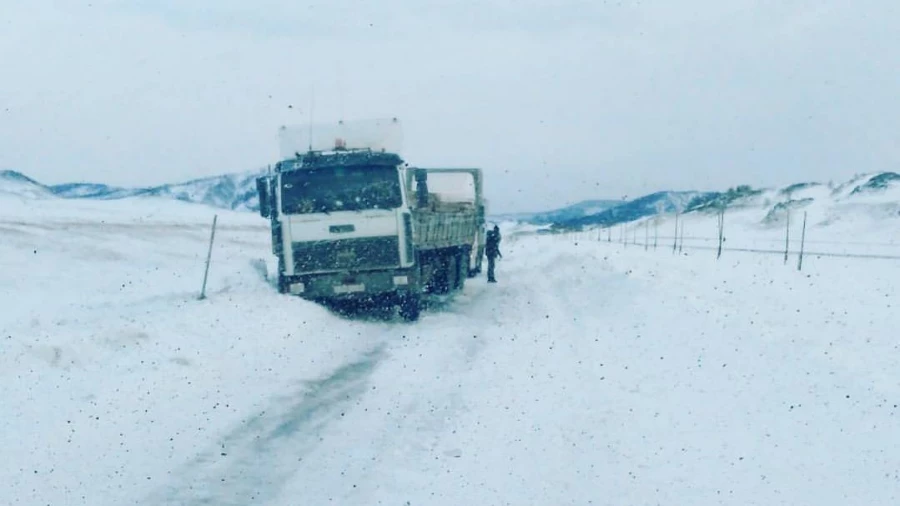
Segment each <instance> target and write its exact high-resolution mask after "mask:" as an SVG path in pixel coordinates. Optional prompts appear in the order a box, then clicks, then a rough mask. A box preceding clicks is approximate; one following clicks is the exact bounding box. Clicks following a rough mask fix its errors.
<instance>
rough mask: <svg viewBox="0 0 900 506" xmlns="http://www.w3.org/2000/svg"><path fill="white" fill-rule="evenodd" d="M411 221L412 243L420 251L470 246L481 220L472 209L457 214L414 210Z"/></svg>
mask: <svg viewBox="0 0 900 506" xmlns="http://www.w3.org/2000/svg"><path fill="white" fill-rule="evenodd" d="M412 221H413V243H414V244H415V245H416V247H417V248H418V249H420V250H428V249H437V248H448V247H451V246H467V245H468V246H471V245H472V241H473V238H474V237H476V236H477V234H478V232H479V229H480V227H481V219H480V217H479V216H478V213H477V212H476V211H475V210H474V209H472V210H469V211H457V212H446V211H431V210H427V209H416V210H414V211H413V212H412Z"/></svg>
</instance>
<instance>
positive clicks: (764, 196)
mask: <svg viewBox="0 0 900 506" xmlns="http://www.w3.org/2000/svg"><path fill="white" fill-rule="evenodd" d="M807 208H809V209H813V210H815V211H816V213H817V214H820V215H828V216H829V219H833V220H839V219H841V217H840V215H841V213H842V212H845V211H848V210H852V209H859V210H860V211H861V212H863V213H864V214H868V215H871V216H875V217H881V218H895V217H897V216H898V213H900V175H898V174H896V173H893V172H885V173H879V174H864V175H859V176H856V177H854V178H853V179H851V180H849V181H847V182H846V183H844V184H841V185H838V186H829V185H825V184H821V183H798V184H793V185H790V186H787V187H784V188H774V189H754V188H751V187H750V186H738V187H736V188H732V189H730V190H728V191H726V192H659V193H654V194H651V195H647V196H644V197H640V198H638V199H635V200H632V201H630V202H626V203H623V204H621V205H618V206H615V207H612V208H610V209H607V210H605V211H603V212H600V213H597V214H594V215H589V216H584V217H580V218H573V219H565V220H560V221H557V222H555V223H554V229H557V230H573V229H583V228H585V227H591V226H595V227H596V226H600V227H609V226H613V225H618V224H621V223H629V222H636V221H638V220H642V219H647V218H654V219H656V217H657V216H661V217H663V218H664V217H665V215H670V214H673V213H676V212H677V213H686V216H690V215H691V214H701V215H703V214H708V213H717V212H718V210H719V209H725V210H726V212H727V213H728V214H729V215H731V214H734V213H748V212H751V211H752V212H755V213H756V214H759V213H761V214H762V217H760V218H759V221H760V223H761V224H774V223H776V222H778V221H779V218H778V217H779V216H783V215H785V212H786V210H788V209H790V210H801V211H802V210H804V209H807ZM823 219H824V218H823Z"/></svg>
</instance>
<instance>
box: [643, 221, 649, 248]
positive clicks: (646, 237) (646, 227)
mask: <svg viewBox="0 0 900 506" xmlns="http://www.w3.org/2000/svg"><path fill="white" fill-rule="evenodd" d="M649 247H650V221H649V220H647V221H645V222H644V251H647V248H649Z"/></svg>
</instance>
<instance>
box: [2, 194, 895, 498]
mask: <svg viewBox="0 0 900 506" xmlns="http://www.w3.org/2000/svg"><path fill="white" fill-rule="evenodd" d="M127 204H128V205H126V203H124V202H123V203H114V202H99V203H87V202H80V203H78V204H75V203H71V202H56V201H54V203H53V205H52V206H50V207H48V209H45V210H44V211H43V213H41V214H39V215H36V216H35V215H33V213H32V212H31V211H30V210H25V209H24V208H21V207H18V204H17V203H15V202H12V201H8V202H4V206H5V207H4V209H3V210H4V215H3V216H4V217H3V218H0V229H2V231H3V237H4V241H2V243H0V260H2V262H3V267H4V268H3V270H2V271H0V287H2V288H3V295H2V297H3V299H2V304H3V307H4V311H3V314H2V316H0V331H2V333H0V415H2V416H0V448H2V450H3V453H4V457H5V458H4V459H3V463H2V464H0V483H3V484H4V487H2V489H0V503H3V504H92V505H102V504H135V503H136V504H234V505H238V504H251V503H252V504H284V505H288V504H292V505H293V504H367V505H368V504H390V505H404V504H409V505H417V504H447V505H450V504H460V503H471V504H514V505H520V504H536V505H537V504H540V505H545V504H560V505H562V504H696V505H707V504H765V505H773V504H790V505H799V504H810V505H823V504H841V505H844V504H872V505H874V504H896V503H897V501H898V498H900V438H898V437H897V434H900V420H898V417H900V409H898V407H897V405H898V404H900V377H898V375H897V372H896V371H897V363H898V362H897V358H898V344H897V342H896V338H895V336H896V330H895V327H896V326H897V324H898V323H900V318H898V317H897V316H896V314H897V311H896V309H897V308H896V306H897V295H896V283H897V280H898V279H900V265H898V264H897V263H895V262H889V261H861V260H859V259H825V258H822V259H817V260H816V261H815V262H811V263H810V264H809V267H808V268H806V269H805V270H804V272H802V273H798V272H796V271H795V270H794V269H791V268H789V267H785V266H783V265H782V264H781V262H780V261H779V260H778V259H776V258H773V257H771V256H754V255H749V254H748V255H738V254H734V255H731V256H729V257H728V258H727V259H725V258H723V260H721V261H719V262H716V261H715V259H714V257H713V256H711V255H708V254H705V253H704V254H700V253H690V254H688V255H681V256H676V255H672V254H671V252H670V251H667V252H662V251H657V252H653V251H649V252H645V251H643V250H640V249H638V248H623V247H622V246H621V245H617V244H608V243H602V242H599V243H598V242H596V241H582V242H577V241H573V240H568V239H566V238H563V237H559V236H534V237H531V236H523V237H513V236H511V235H509V236H508V237H507V239H506V240H505V241H504V255H505V258H504V259H503V260H502V261H501V262H500V264H499V266H498V277H499V280H500V283H499V284H497V285H488V284H486V283H484V279H483V278H479V279H476V280H470V282H469V283H468V284H467V287H466V290H465V292H464V293H463V294H462V295H461V296H459V297H457V298H456V299H454V300H452V301H449V302H448V303H446V304H444V305H441V306H440V307H438V308H435V309H434V310H433V311H429V312H426V313H424V314H423V318H422V320H421V321H419V322H417V323H416V324H406V323H403V322H400V321H381V320H377V319H366V318H360V319H351V318H343V317H339V316H336V315H334V314H332V313H331V312H329V311H328V310H326V309H324V308H321V307H319V306H317V305H314V304H311V303H308V302H304V301H301V300H298V299H295V298H291V297H287V296H281V295H278V294H276V293H274V291H273V290H272V288H271V286H270V285H269V284H268V283H267V282H266V281H265V280H264V279H263V277H262V276H261V275H260V272H259V269H258V265H257V264H256V263H255V262H257V261H258V260H259V259H263V258H268V248H269V245H268V240H269V236H268V233H267V230H266V228H265V224H264V222H262V221H261V220H259V219H258V218H256V217H255V216H252V215H246V214H241V213H222V212H220V216H219V224H220V227H221V228H220V229H219V231H218V232H217V244H216V248H215V250H214V252H213V265H212V269H211V272H210V283H209V293H210V295H209V298H208V299H206V300H204V301H198V300H196V293H197V290H198V288H199V283H200V281H201V280H202V262H203V259H204V258H205V253H206V249H205V248H206V244H205V241H207V240H208V230H207V228H206V227H207V226H208V223H209V221H210V220H211V216H212V211H209V210H207V209H204V208H202V207H198V206H189V205H186V204H180V203H173V202H168V201H162V200H160V201H156V200H152V199H148V200H147V201H135V202H130V203H127ZM113 206H120V207H116V212H114V213H113V214H114V215H115V217H114V218H109V212H108V211H109V210H110V209H111V207H113ZM26 211H27V212H26ZM99 216H105V217H104V218H103V223H101V222H100V221H99V219H98V218H97V217H99Z"/></svg>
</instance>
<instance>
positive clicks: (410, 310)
mask: <svg viewBox="0 0 900 506" xmlns="http://www.w3.org/2000/svg"><path fill="white" fill-rule="evenodd" d="M421 311H422V301H421V299H420V298H419V297H418V296H416V295H404V296H403V297H401V298H400V317H402V318H403V319H404V320H406V321H408V322H414V321H416V320H418V319H419V313H420V312H421Z"/></svg>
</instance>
